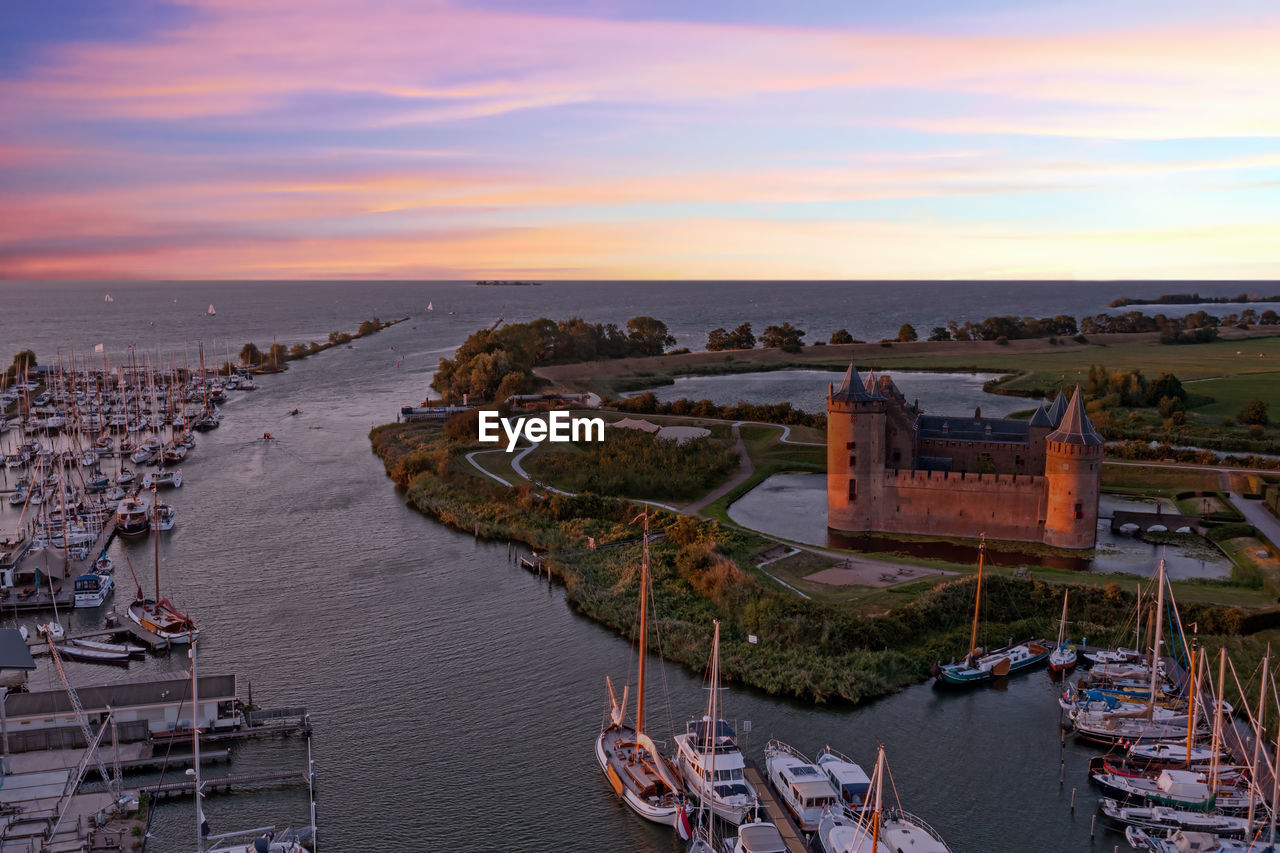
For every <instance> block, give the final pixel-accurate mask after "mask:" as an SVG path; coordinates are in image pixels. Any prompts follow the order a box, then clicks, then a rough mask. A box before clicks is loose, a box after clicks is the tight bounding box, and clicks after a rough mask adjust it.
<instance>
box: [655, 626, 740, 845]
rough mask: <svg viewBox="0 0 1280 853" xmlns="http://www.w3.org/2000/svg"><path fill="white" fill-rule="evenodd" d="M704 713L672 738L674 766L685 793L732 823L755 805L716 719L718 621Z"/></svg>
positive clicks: (736, 752) (732, 741)
mask: <svg viewBox="0 0 1280 853" xmlns="http://www.w3.org/2000/svg"><path fill="white" fill-rule="evenodd" d="M708 685H709V686H708V691H707V693H708V696H707V713H706V714H704V715H703V717H702V719H700V720H690V721H689V722H688V723H687V724H686V725H685V733H684V734H682V735H676V737H675V741H676V767H677V768H678V769H679V770H680V776H681V778H682V779H683V780H684V783H685V786H686V787H687V789H688V792H689V793H690V794H692V795H693V796H694V797H695V798H696V799H697V800H698V802H699V803H700V804H701V805H702V806H703V807H704V808H708V807H709V808H710V809H711V812H712V814H713V815H715V816H716V817H719V818H723V819H724V820H727V821H729V822H730V823H733V824H740V823H742V821H743V820H745V819H746V817H747V815H748V814H750V813H751V812H752V811H753V810H754V809H755V807H756V805H757V803H758V797H757V796H756V792H755V790H754V789H753V788H752V787H751V784H750V783H749V782H747V779H746V776H745V775H744V770H745V769H746V766H747V762H746V759H745V758H743V756H742V750H740V749H739V748H738V738H737V735H736V734H735V733H734V731H733V728H732V727H731V726H730V725H729V724H728V723H727V722H726V721H725V720H723V719H721V718H720V713H721V709H720V707H719V697H720V620H718V619H717V620H716V622H715V634H714V635H713V637H712V640H711V665H710V667H709V668H708Z"/></svg>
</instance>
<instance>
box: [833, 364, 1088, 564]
mask: <svg viewBox="0 0 1280 853" xmlns="http://www.w3.org/2000/svg"><path fill="white" fill-rule="evenodd" d="M1102 451H1103V439H1102V437H1101V436H1100V435H1098V433H1097V431H1096V430H1095V429H1094V428H1093V424H1092V423H1090V421H1089V418H1088V417H1087V416H1086V415H1085V407H1084V399H1083V396H1082V395H1081V393H1080V389H1079V387H1077V388H1076V389H1075V392H1074V393H1073V394H1072V395H1071V397H1070V400H1069V401H1068V398H1067V395H1066V394H1065V393H1062V394H1059V395H1058V396H1057V398H1056V399H1054V401H1053V402H1052V403H1051V404H1045V405H1041V406H1039V407H1038V408H1037V409H1036V411H1035V412H1034V414H1033V416H1032V417H1031V418H1029V419H1027V420H1018V419H1013V418H987V417H983V415H982V410H981V409H977V410H975V411H974V413H973V415H972V417H969V416H960V417H956V416H944V415H927V414H924V413H923V412H922V410H921V408H920V405H919V403H918V402H913V403H908V402H907V400H906V398H905V397H904V396H903V394H902V392H901V391H899V390H898V387H897V385H895V384H894V382H893V379H892V377H890V376H876V375H875V373H874V372H872V373H869V374H868V375H867V377H866V378H865V379H864V378H863V377H861V376H860V375H859V373H858V370H857V368H856V367H854V365H852V364H851V365H849V369H848V370H847V371H846V372H845V375H844V379H843V381H842V382H841V383H840V385H839V387H835V386H834V385H833V386H831V387H830V388H829V389H828V393H827V526H828V527H829V528H831V529H832V530H835V531H839V532H847V533H866V532H876V533H916V534H930V535H937V536H960V537H966V538H977V537H978V536H981V535H984V534H985V535H986V536H988V537H990V538H992V539H1005V540H1010V541H1017V542H1041V543H1044V544H1046V545H1052V546H1054V547H1058V548H1073V549H1074V548H1092V547H1093V546H1094V544H1095V542H1096V539H1097V528H1098V495H1099V491H1100V489H1099V481H1100V479H1101V476H1102Z"/></svg>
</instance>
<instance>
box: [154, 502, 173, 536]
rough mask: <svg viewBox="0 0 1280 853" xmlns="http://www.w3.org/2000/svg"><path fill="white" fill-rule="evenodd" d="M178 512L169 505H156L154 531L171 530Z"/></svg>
mask: <svg viewBox="0 0 1280 853" xmlns="http://www.w3.org/2000/svg"><path fill="white" fill-rule="evenodd" d="M177 519H178V511H177V510H176V509H174V508H173V507H172V506H170V505H169V504H157V505H156V530H172V529H173V525H174V522H175V521H177Z"/></svg>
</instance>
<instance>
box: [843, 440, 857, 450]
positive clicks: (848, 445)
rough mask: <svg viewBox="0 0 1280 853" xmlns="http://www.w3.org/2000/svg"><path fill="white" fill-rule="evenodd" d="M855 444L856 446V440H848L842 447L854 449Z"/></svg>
mask: <svg viewBox="0 0 1280 853" xmlns="http://www.w3.org/2000/svg"><path fill="white" fill-rule="evenodd" d="M857 446H858V442H856V441H850V442H848V443H847V444H845V446H844V449H845V450H853V449H854V448H855V447H857Z"/></svg>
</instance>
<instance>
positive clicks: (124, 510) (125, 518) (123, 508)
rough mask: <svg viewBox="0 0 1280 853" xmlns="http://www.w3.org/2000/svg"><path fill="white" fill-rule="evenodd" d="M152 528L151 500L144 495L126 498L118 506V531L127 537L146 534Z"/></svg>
mask: <svg viewBox="0 0 1280 853" xmlns="http://www.w3.org/2000/svg"><path fill="white" fill-rule="evenodd" d="M150 530H151V501H150V500H149V499H148V498H147V497H145V496H143V495H138V496H137V497H132V498H125V499H124V500H122V501H120V503H119V505H117V506H116V533H118V534H119V535H121V536H126V537H142V536H146V535H147V533H149V532H150Z"/></svg>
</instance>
